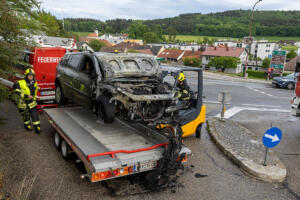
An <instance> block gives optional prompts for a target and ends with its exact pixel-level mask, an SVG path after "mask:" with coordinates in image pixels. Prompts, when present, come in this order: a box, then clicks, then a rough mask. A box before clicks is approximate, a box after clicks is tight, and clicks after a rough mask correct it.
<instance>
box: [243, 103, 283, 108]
mask: <svg viewBox="0 0 300 200" xmlns="http://www.w3.org/2000/svg"><path fill="white" fill-rule="evenodd" d="M243 106H253V107H269V108H281V107H282V106H270V105H261V104H247V103H245V104H243Z"/></svg>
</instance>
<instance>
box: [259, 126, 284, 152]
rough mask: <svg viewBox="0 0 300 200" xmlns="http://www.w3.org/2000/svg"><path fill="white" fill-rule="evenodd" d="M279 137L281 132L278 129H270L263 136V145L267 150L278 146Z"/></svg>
mask: <svg viewBox="0 0 300 200" xmlns="http://www.w3.org/2000/svg"><path fill="white" fill-rule="evenodd" d="M281 136H282V134H281V130H280V129H279V128H276V127H272V128H270V129H269V130H267V131H266V133H265V134H264V136H263V143H264V145H265V146H266V147H268V148H272V147H275V146H277V145H278V144H279V142H280V140H281Z"/></svg>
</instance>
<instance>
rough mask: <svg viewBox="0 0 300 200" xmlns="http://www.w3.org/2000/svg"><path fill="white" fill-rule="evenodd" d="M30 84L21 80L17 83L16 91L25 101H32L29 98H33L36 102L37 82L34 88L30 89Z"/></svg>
mask: <svg viewBox="0 0 300 200" xmlns="http://www.w3.org/2000/svg"><path fill="white" fill-rule="evenodd" d="M29 86H30V84H29V83H27V82H26V80H19V81H18V82H16V83H15V86H14V89H15V90H14V91H15V93H16V94H17V95H19V96H20V97H21V98H22V99H23V100H30V99H29V98H28V96H30V95H31V96H33V100H36V96H37V92H38V85H37V83H36V81H34V84H33V88H29Z"/></svg>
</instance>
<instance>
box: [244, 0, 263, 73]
mask: <svg viewBox="0 0 300 200" xmlns="http://www.w3.org/2000/svg"><path fill="white" fill-rule="evenodd" d="M261 1H262V0H258V1H257V2H256V3H255V4H254V6H253V8H252V16H251V23H250V28H249V37H248V40H249V50H248V53H247V56H246V62H245V71H244V78H247V77H248V76H247V75H248V74H247V70H248V57H249V54H250V53H251V46H252V26H253V18H254V9H255V6H256V5H257V4H258V3H259V2H261ZM247 43H248V41H247Z"/></svg>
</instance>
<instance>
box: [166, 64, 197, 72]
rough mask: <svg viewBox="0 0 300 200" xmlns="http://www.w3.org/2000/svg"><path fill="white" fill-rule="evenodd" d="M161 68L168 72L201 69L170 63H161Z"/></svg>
mask: <svg viewBox="0 0 300 200" xmlns="http://www.w3.org/2000/svg"><path fill="white" fill-rule="evenodd" d="M161 69H162V71H164V72H168V73H178V72H180V71H202V69H201V68H197V67H185V66H172V65H161Z"/></svg>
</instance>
